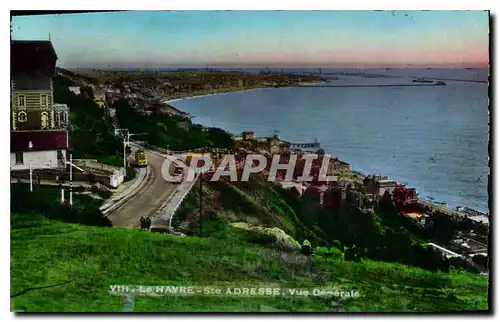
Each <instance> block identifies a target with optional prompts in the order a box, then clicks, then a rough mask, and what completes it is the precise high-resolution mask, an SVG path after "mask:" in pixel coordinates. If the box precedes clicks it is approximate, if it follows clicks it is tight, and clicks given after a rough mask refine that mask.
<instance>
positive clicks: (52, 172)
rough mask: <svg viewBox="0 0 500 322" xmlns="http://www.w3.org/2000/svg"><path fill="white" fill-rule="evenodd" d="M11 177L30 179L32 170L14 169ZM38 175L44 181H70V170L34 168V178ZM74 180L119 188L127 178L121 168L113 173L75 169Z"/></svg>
mask: <svg viewBox="0 0 500 322" xmlns="http://www.w3.org/2000/svg"><path fill="white" fill-rule="evenodd" d="M10 176H11V179H14V180H16V179H17V180H29V179H30V172H29V170H21V171H12V172H11V175H10ZM36 176H38V177H39V178H40V180H43V181H53V182H56V181H57V180H59V181H58V182H59V183H61V184H62V183H67V182H69V177H70V176H69V171H67V170H66V171H63V170H57V169H33V180H35V178H36ZM72 176H73V181H80V182H88V183H89V184H96V183H99V184H102V185H105V186H107V187H112V188H117V187H118V186H119V185H120V184H122V183H123V181H124V180H125V169H123V168H119V169H118V170H115V172H113V174H111V175H109V174H100V173H92V172H90V171H89V172H84V173H82V172H80V171H73V173H72Z"/></svg>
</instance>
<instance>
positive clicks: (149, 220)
mask: <svg viewBox="0 0 500 322" xmlns="http://www.w3.org/2000/svg"><path fill="white" fill-rule="evenodd" d="M146 229H147V230H149V229H151V218H149V217H147V218H146Z"/></svg>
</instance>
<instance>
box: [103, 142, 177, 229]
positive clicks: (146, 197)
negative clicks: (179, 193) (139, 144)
mask: <svg viewBox="0 0 500 322" xmlns="http://www.w3.org/2000/svg"><path fill="white" fill-rule="evenodd" d="M146 152H148V151H147V150H146ZM163 161H164V158H163V157H161V156H159V155H157V154H154V153H148V163H149V167H150V171H151V176H150V178H149V179H148V182H147V183H146V185H145V186H144V188H142V189H141V190H140V191H139V192H138V193H137V194H136V195H135V196H134V197H133V198H132V199H130V200H129V201H127V202H126V203H125V204H123V205H122V206H120V207H118V208H117V209H116V210H114V211H113V212H111V213H110V214H109V215H108V219H109V220H111V222H112V224H113V226H114V227H138V226H139V221H140V218H141V217H151V218H152V217H153V216H154V215H155V214H156V211H157V210H158V209H159V208H160V207H161V205H162V204H163V203H164V202H165V201H166V200H167V199H168V197H169V196H170V195H171V194H172V193H173V192H174V191H175V189H176V188H177V184H175V183H171V182H167V181H166V180H165V179H163V177H162V175H161V168H162V165H163Z"/></svg>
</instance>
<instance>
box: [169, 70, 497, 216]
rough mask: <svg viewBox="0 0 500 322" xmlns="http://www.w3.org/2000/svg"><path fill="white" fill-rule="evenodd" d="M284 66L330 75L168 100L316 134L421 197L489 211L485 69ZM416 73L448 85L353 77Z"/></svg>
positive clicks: (217, 115)
mask: <svg viewBox="0 0 500 322" xmlns="http://www.w3.org/2000/svg"><path fill="white" fill-rule="evenodd" d="M240 71H246V72H262V70H255V69H247V70H240ZM269 71H270V72H277V70H269ZM278 71H279V72H282V71H283V70H281V69H280V70H278ZM283 72H286V73H313V74H318V75H321V76H322V77H323V79H324V81H322V82H318V83H314V84H308V86H305V87H288V88H265V89H255V90H247V91H240V92H232V93H223V94H215V95H207V96H201V97H194V98H189V99H183V100H176V101H172V102H171V104H172V105H173V106H175V107H177V108H179V109H181V110H183V111H185V112H188V113H191V114H192V115H194V119H193V121H194V122H195V123H199V124H203V125H207V126H215V127H220V128H223V129H226V130H228V131H230V132H232V133H240V132H242V131H254V132H255V134H256V135H258V136H271V135H273V134H274V133H279V135H280V137H281V138H282V139H284V140H287V141H291V142H298V143H301V142H313V141H314V140H315V139H316V140H318V141H319V142H320V144H321V147H322V148H323V149H324V150H325V151H326V152H327V153H329V154H331V155H334V156H337V157H338V158H340V159H341V160H343V161H346V162H348V163H350V164H351V166H352V168H353V170H356V171H359V172H362V173H364V174H380V175H386V176H388V177H389V178H391V179H395V180H398V181H399V182H401V183H404V184H406V185H407V186H408V187H414V188H416V189H417V191H418V193H419V195H420V196H421V197H423V198H424V199H428V200H431V201H435V202H444V203H446V204H447V205H448V206H449V207H450V208H455V207H456V206H467V207H471V208H475V209H478V210H481V211H485V212H488V189H487V187H488V174H489V166H488V160H489V153H488V141H489V109H488V105H489V98H488V76H489V74H488V70H487V69H412V68H406V69H370V70H367V69H364V70H356V69H343V70H340V69H294V70H285V71H283ZM416 77H425V78H433V79H442V80H443V81H444V82H445V83H446V86H407V87H403V86H398V87H354V86H353V87H351V85H356V86H359V85H384V84H385V85H389V84H393V85H394V84H398V85H400V84H407V85H417V84H419V83H416V82H413V79H415V78H416ZM325 85H327V86H338V85H344V86H342V87H325ZM347 85H349V86H347Z"/></svg>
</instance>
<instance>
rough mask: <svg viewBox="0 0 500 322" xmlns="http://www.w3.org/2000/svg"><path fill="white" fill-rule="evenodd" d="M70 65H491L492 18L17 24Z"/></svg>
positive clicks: (124, 17) (383, 15)
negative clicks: (490, 21) (490, 19)
mask: <svg viewBox="0 0 500 322" xmlns="http://www.w3.org/2000/svg"><path fill="white" fill-rule="evenodd" d="M11 28H12V39H16V40H30V39H45V40H47V39H49V34H50V39H51V41H52V44H53V46H54V48H55V50H56V52H57V55H58V57H59V59H58V63H57V64H58V66H60V67H63V68H78V67H80V68H106V67H112V68H127V67H128V68H162V67H164V68H167V67H199V66H206V65H210V66H211V67H225V66H228V67H283V68H284V67H332V68H333V67H340V68H342V67H353V68H373V67H454V68H456V67H484V66H486V65H487V64H488V62H489V58H488V55H489V54H488V48H489V17H488V13H487V12H486V11H393V12H391V11H127V12H100V13H79V14H59V15H39V16H22V17H13V18H12V24H11Z"/></svg>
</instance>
